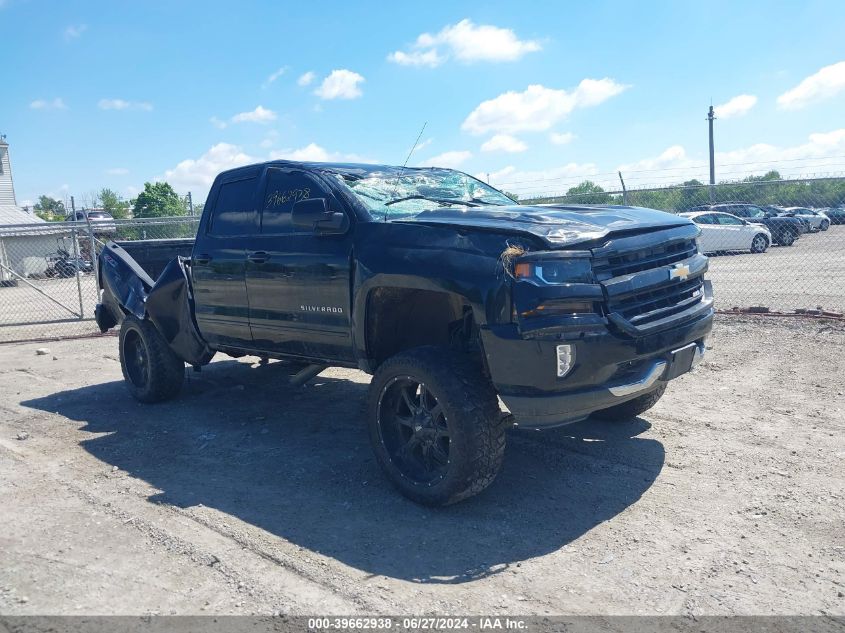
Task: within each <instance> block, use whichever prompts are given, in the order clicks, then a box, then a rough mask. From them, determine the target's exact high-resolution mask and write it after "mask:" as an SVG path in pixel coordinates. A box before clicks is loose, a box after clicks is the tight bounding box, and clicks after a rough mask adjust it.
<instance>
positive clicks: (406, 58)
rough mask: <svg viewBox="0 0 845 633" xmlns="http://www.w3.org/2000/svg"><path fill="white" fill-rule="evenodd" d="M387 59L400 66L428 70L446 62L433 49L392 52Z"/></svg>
mask: <svg viewBox="0 0 845 633" xmlns="http://www.w3.org/2000/svg"><path fill="white" fill-rule="evenodd" d="M387 59H388V61H391V62H393V63H395V64H399V65H400V66H428V67H429V68H435V67H437V66H439V65H440V64H442V63H443V62H444V61H446V58H445V57H443V56H441V55H440V53H438V52H437V51H436V50H435V49H431V50H427V51H411V52H409V53H406V52H404V51H394V52H392V53H390V55H388V56H387Z"/></svg>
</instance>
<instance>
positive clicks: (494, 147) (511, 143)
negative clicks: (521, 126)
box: [481, 134, 528, 154]
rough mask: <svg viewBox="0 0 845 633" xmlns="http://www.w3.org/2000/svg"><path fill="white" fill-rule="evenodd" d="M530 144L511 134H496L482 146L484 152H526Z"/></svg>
mask: <svg viewBox="0 0 845 633" xmlns="http://www.w3.org/2000/svg"><path fill="white" fill-rule="evenodd" d="M527 149H528V146H527V145H526V144H525V143H523V142H522V141H520V140H519V139H518V138H516V137H515V136H511V135H510V134H496V135H495V136H493V137H492V138H491V139H490V140H488V141H487V142H485V143H484V144H483V145H482V146H481V151H482V152H509V153H511V154H516V153H519V152H524V151H525V150H527Z"/></svg>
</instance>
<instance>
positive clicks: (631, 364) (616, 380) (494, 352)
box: [482, 309, 713, 428]
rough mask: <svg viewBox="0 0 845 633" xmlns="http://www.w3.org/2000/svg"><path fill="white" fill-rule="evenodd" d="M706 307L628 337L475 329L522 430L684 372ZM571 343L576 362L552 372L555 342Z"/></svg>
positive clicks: (574, 415)
mask: <svg viewBox="0 0 845 633" xmlns="http://www.w3.org/2000/svg"><path fill="white" fill-rule="evenodd" d="M712 324H713V311H712V309H710V310H708V311H707V312H706V313H705V314H703V315H702V316H699V317H698V318H696V319H694V320H692V321H689V322H685V323H683V324H682V325H679V326H676V327H674V328H671V329H666V330H663V331H660V332H656V333H654V334H649V335H645V336H640V337H630V336H627V335H625V334H623V333H619V334H617V333H614V332H612V331H611V330H610V329H604V331H602V332H592V333H590V334H588V335H583V336H579V337H578V338H574V339H573V338H568V339H567V340H561V339H557V340H551V338H544V339H543V340H530V339H529V340H527V339H524V338H521V337H520V336H519V334H518V333H516V331H515V330H513V331H509V330H508V329H507V326H500V327H498V328H489V329H485V330H482V341H483V344H484V349H485V353H486V356H487V365H488V368H489V370H490V374H491V377H492V379H493V383H494V385H495V386H496V389H497V391H498V393H499V396H500V397H501V399H502V401H503V402H504V403H505V405H506V406H507V407H508V409H509V410H510V412H511V413H512V414H513V416H514V418H515V421H516V423H517V424H519V425H520V426H523V427H528V428H543V427H553V426H559V425H561V424H568V423H570V422H576V421H578V420H582V419H584V418H586V417H587V416H589V415H590V414H591V413H593V412H595V411H599V410H601V409H606V408H608V407H612V406H614V405H617V404H621V403H623V402H626V401H628V400H632V399H634V398H637V397H639V396H641V395H643V394H646V393H649V392H650V391H653V390H655V389H657V388H659V387H660V385H661V384H664V383H666V382H668V381H669V380H672V379H674V378H676V377H677V376H679V375H681V374H683V373H686V372H687V371H689V370H690V369H691V368H692V367H694V366H695V364H697V363H698V362H699V361H700V360H701V357H702V356H703V354H704V339H705V338H706V337H707V335H708V334H709V333H710V330H711V329H712ZM561 343H566V344H569V345H571V346H572V347H573V348H574V349H575V363H574V365H573V367H572V369H571V371H570V372H569V373H568V374H567V375H566V376H565V377H563V378H558V377H557V374H556V366H557V365H556V363H557V353H556V352H557V346H558V345H559V344H561Z"/></svg>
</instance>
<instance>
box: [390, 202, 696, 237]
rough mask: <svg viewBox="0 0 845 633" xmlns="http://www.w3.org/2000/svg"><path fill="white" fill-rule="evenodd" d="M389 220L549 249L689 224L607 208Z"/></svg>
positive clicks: (455, 212) (463, 211) (459, 211)
mask: <svg viewBox="0 0 845 633" xmlns="http://www.w3.org/2000/svg"><path fill="white" fill-rule="evenodd" d="M391 221H392V222H413V223H415V224H431V225H452V226H456V227H467V228H479V229H488V230H495V231H506V232H514V233H522V234H529V235H533V236H536V237H539V238H542V239H543V240H545V241H546V242H548V243H549V244H550V245H551V246H552V247H555V246H556V247H562V246H570V245H572V244H580V243H583V242H589V241H592V240H596V239H601V238H603V237H605V236H607V235H609V234H611V233H618V232H622V231H624V232H629V231H647V230H652V229H663V228H670V227H673V226H684V225H687V224H690V223H691V221H690V220H688V219H687V218H682V217H680V216H677V215H673V214H671V213H666V212H664V211H656V210H654V209H645V208H642V207H623V206H610V205H607V206H577V205H566V206H564V205H541V206H527V205H526V206H523V205H513V206H507V207H504V206H489V207H471V208H465V207H461V208H454V207H450V208H441V209H432V210H431V211H423V212H422V213H420V214H418V215H416V216H414V217H408V218H397V219H395V220H391Z"/></svg>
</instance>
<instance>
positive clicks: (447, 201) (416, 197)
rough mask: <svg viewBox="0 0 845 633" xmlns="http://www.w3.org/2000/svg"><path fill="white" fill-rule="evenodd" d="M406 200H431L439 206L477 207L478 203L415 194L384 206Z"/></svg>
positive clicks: (391, 201)
mask: <svg viewBox="0 0 845 633" xmlns="http://www.w3.org/2000/svg"><path fill="white" fill-rule="evenodd" d="M405 200H431V201H432V202H436V203H438V204H460V205H463V206H466V207H477V206H478V202H476V201H472V202H470V201H467V200H454V199H452V198H432V197H431V196H422V195H420V194H415V195H413V196H404V197H402V198H396V199H395V200H390V201H389V202H385V203H383V204H384V206H386V207H389V206H390V205H391V204H396V203H397V202H404V201H405Z"/></svg>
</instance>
